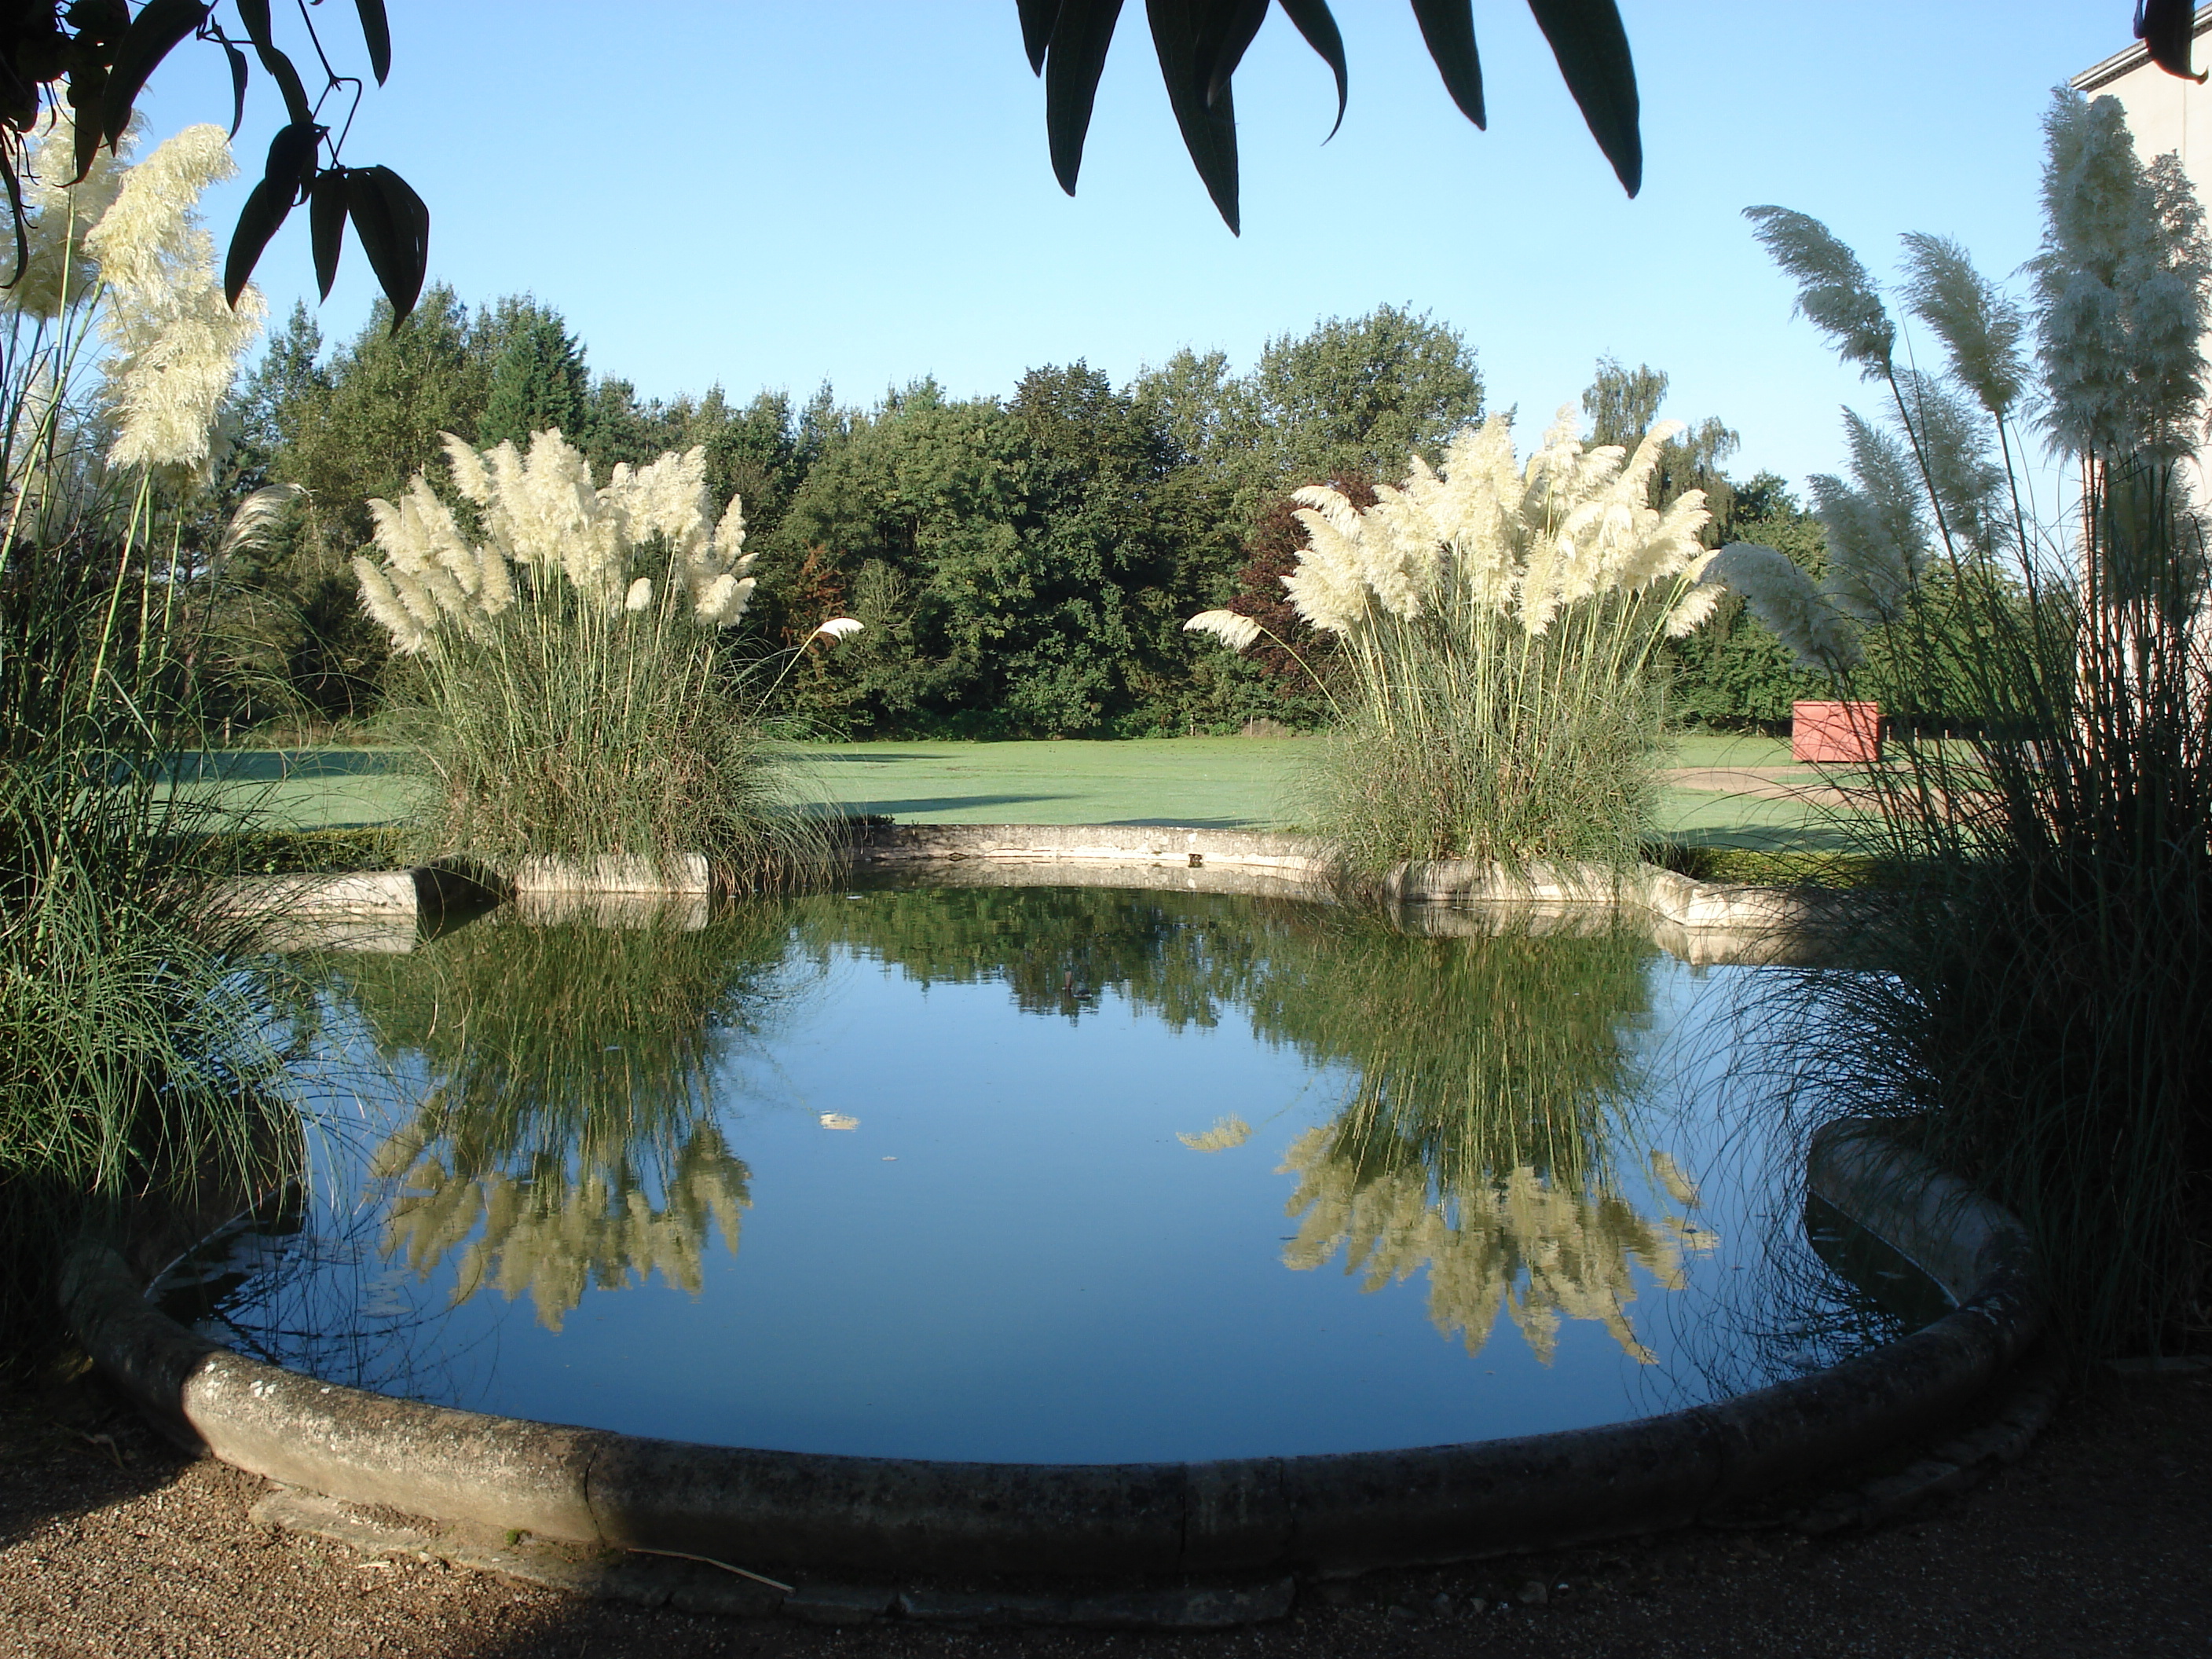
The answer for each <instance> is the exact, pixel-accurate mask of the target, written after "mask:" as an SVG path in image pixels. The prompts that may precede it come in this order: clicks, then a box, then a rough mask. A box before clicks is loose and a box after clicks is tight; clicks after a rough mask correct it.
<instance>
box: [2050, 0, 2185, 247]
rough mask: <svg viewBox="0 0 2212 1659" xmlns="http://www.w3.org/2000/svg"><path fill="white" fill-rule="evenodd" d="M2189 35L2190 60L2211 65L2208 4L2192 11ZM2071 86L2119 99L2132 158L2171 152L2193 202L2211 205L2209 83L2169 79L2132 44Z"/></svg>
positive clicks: (2087, 94)
mask: <svg viewBox="0 0 2212 1659" xmlns="http://www.w3.org/2000/svg"><path fill="white" fill-rule="evenodd" d="M2193 33H2194V35H2195V45H2194V47H2193V49H2192V50H2191V53H2190V58H2191V62H2192V63H2193V64H2195V65H2196V66H2197V68H2198V69H2203V68H2205V67H2207V66H2208V62H2212V40H2206V39H2205V37H2206V36H2207V35H2208V34H2212V6H2199V7H2198V8H2197V19H2196V22H2195V25H2194V27H2193ZM2071 84H2072V86H2073V88H2074V90H2075V91H2076V92H2078V93H2080V94H2082V95H2083V96H2084V97H2087V98H2096V97H2100V96H2106V95H2109V96H2111V97H2114V98H2117V99H2118V100H2120V106H2121V107H2122V108H2123V109H2124V110H2126V111H2127V112H2128V131H2130V132H2132V133H2133V134H2134V135H2135V140H2136V155H2140V156H2142V159H2143V160H2144V161H2149V160H2150V158H2151V157H2152V156H2154V155H2165V154H2166V151H2168V150H2173V151H2175V152H2176V153H2178V154H2179V155H2180V157H2181V168H2182V171H2183V172H2185V173H2187V174H2188V175H2189V182H2190V183H2191V184H2192V185H2195V186H2196V187H2197V200H2198V201H2200V202H2203V203H2206V204H2212V82H2207V83H2204V84H2199V83H2198V82H2195V81H2184V80H2182V79H2180V78H2179V76H2172V75H2168V74H2167V73H2166V71H2165V70H2162V69H2160V68H2159V66H2158V65H2157V64H2154V63H2152V62H2151V61H2150V54H2149V53H2148V52H2146V51H2144V50H2143V44H2142V41H2140V40H2136V41H2132V42H2130V44H2129V46H2128V47H2127V49H2126V50H2125V51H2124V52H2114V53H2113V54H2112V56H2111V57H2110V58H2106V59H2105V61H2104V62H2103V63H2101V64H2095V65H2093V66H2092V67H2091V68H2088V69H2085V70H2082V71H2081V73H2080V74H2079V75H2077V76H2075V77H2074V79H2073V81H2072V82H2071Z"/></svg>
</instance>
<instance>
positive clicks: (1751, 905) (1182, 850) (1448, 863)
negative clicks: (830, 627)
mask: <svg viewBox="0 0 2212 1659" xmlns="http://www.w3.org/2000/svg"><path fill="white" fill-rule="evenodd" d="M842 860H843V861H844V862H845V863H846V864H848V866H850V867H853V868H855V869H902V868H926V869H929V870H932V871H933V872H936V873H938V874H939V875H941V876H943V877H945V878H947V879H949V880H951V881H953V882H956V883H964V882H968V881H975V880H980V881H987V882H994V881H1002V880H1006V879H1007V878H1010V877H1012V878H1020V877H1021V876H1024V875H1027V874H1029V873H1030V871H1029V870H1028V869H1026V868H1025V866H1053V867H1054V879H1056V880H1058V879H1066V880H1070V881H1073V882H1074V883H1077V884H1090V883H1091V882H1093V881H1098V880H1103V883H1104V884H1111V885H1125V884H1126V885H1134V886H1160V887H1170V886H1171V887H1177V888H1188V889H1193V890H1205V891H1228V892H1249V893H1258V894H1270V895H1279V896H1292V897H1296V896H1306V897H1317V896H1327V895H1328V892H1329V890H1330V887H1329V866H1328V861H1327V860H1326V858H1325V857H1324V856H1323V854H1322V848H1320V847H1319V846H1318V845H1317V844H1316V843H1315V842H1311V841H1310V840H1308V839H1306V838H1304V837H1302V836H1295V835H1288V834H1283V833H1279V832H1274V831H1267V830H1236V829H1188V828H1182V827H1177V826H1158V825H1143V824H865V825H861V826H858V827H856V828H855V829H854V831H853V833H852V834H851V836H850V838H849V840H848V842H846V843H845V845H844V846H843V848H842ZM713 886H714V882H713V880H712V878H711V876H710V872H708V868H707V866H706V863H705V861H704V860H702V859H699V858H697V857H696V855H695V856H694V857H691V858H688V859H685V860H682V861H681V867H680V868H679V869H678V870H677V871H675V872H669V873H668V874H667V875H665V876H656V874H655V873H654V872H653V871H652V870H651V869H650V868H649V867H647V865H646V864H645V863H644V862H643V861H642V860H635V859H603V860H592V861H588V862H586V863H577V862H573V861H569V860H559V859H550V858H537V859H531V860H526V861H525V863H524V865H523V866H522V867H521V868H520V869H519V870H518V871H517V872H516V873H515V877H514V879H513V882H512V884H510V885H509V886H508V888H507V890H505V892H504V893H493V892H490V891H489V890H485V889H483V888H480V887H478V886H477V884H476V883H475V881H474V880H472V879H471V878H470V877H468V876H466V875H465V874H462V873H460V872H456V871H453V870H447V869H442V868H436V867H429V866H424V867H420V868H415V869H410V870H392V871H373V872H349V873H343V874H331V875H282V876H251V877H238V878H233V879H232V880H231V881H230V882H229V883H228V884H226V885H225V887H224V888H223V890H222V892H221V894H220V895H219V896H218V898H217V901H216V902H217V903H218V905H219V907H220V908H222V909H224V910H226V911H228V912H230V913H232V914H234V915H259V916H263V917H265V918H267V919H269V920H270V921H271V922H272V923H274V924H276V932H277V933H278V935H279V936H280V938H283V937H285V936H286V935H287V934H288V933H291V932H293V931H295V930H297V929H300V928H301V927H305V928H306V929H307V933H305V935H304V936H302V937H301V938H298V939H291V940H290V941H289V942H294V943H312V942H318V936H317V935H316V933H315V932H314V930H315V929H316V928H317V927H319V926H322V927H333V928H335V929H336V930H337V931H336V932H335V933H332V934H331V939H330V942H334V943H337V944H341V945H345V944H352V945H355V946H356V948H402V949H404V948H406V947H405V941H404V940H398V941H389V940H387V941H385V942H384V943H383V944H382V945H377V944H373V943H370V942H369V939H370V935H369V934H368V933H365V932H362V931H361V930H362V928H363V927H369V928H374V927H385V928H389V927H392V926H394V925H397V926H400V927H406V926H410V925H412V924H415V923H417V922H418V921H419V920H420V919H421V918H422V917H424V916H427V915H435V913H436V912H437V910H438V909H439V908H441V906H442V905H443V904H445V903H447V902H453V901H455V900H456V899H465V898H471V897H475V898H487V897H498V896H511V897H513V899H514V900H516V901H518V902H520V903H521V904H522V905H523V906H524V907H525V908H535V909H538V910H539V911H540V912H541V913H543V914H548V915H559V914H562V913H564V911H565V909H566V908H573V907H574V906H576V905H578V904H579V903H581V904H582V905H583V906H584V907H585V908H588V907H589V905H590V903H591V902H592V901H601V902H606V901H612V902H636V901H641V900H642V901H655V900H661V901H678V902H684V901H689V902H693V903H697V902H703V900H704V899H705V897H706V896H707V894H708V891H709V890H711V888H712V887H713ZM1379 896H1381V897H1383V898H1384V899H1385V900H1387V901H1389V902H1395V903H1400V904H1407V905H1413V906H1435V905H1459V906H1472V907H1476V908H1487V909H1493V910H1507V911H1515V912H1521V913H1525V914H1529V915H1536V916H1539V917H1553V918H1556V917H1561V916H1575V915H1582V916H1588V915H1595V914H1602V913H1606V912H1618V911H1633V912H1636V913H1638V914H1640V915H1641V916H1642V917H1643V918H1644V920H1645V921H1646V922H1647V923H1648V924H1649V925H1650V930H1651V933H1652V937H1653V939H1654V942H1655V943H1656V944H1658V945H1660V946H1661V947H1662V949H1664V950H1666V951H1669V952H1670V953H1671V954H1673V955H1674V956H1676V957H1681V958H1682V959H1684V960H1686V961H1688V962H1692V963H1772V962H1778V961H1798V960H1820V959H1824V958H1826V957H1827V956H1828V955H1830V954H1831V953H1832V951H1834V950H1835V949H1837V948H1838V946H1839V945H1843V946H1846V947H1847V946H1848V945H1850V941H1851V940H1852V939H1853V938H1854V937H1855V936H1857V935H1858V934H1860V933H1863V931H1864V930H1865V927H1866V924H1867V921H1869V918H1870V917H1871V916H1872V915H1873V910H1872V907H1870V905H1869V902H1868V900H1867V898H1866V896H1865V895H1863V894H1857V893H1852V892H1849V891H1835V890H1821V889H1812V888H1787V887H1762V886H1747V885H1740V884H1730V883H1724V882H1708V881H1699V880H1697V879H1695V878H1692V877H1689V876H1685V875H1681V874H1680V873H1678V872H1674V871H1671V870H1664V869H1661V868H1659V867H1658V866H1654V865H1648V864H1645V865H1638V866H1634V867H1632V868H1631V869H1627V870H1618V871H1617V870H1613V869H1608V868H1606V867H1604V866H1597V865H1583V864H1556V863H1545V862H1540V863H1535V864H1531V865H1529V866H1527V867H1525V868H1523V869H1521V870H1517V871H1516V870H1508V869H1504V868H1502V867H1500V866H1493V865H1487V864H1478V863H1475V862H1473V861H1471V860H1449V859H1447V860H1429V861H1425V862H1421V863H1413V864H1405V865H1401V866H1398V867H1397V868H1395V870H1393V871H1392V872H1389V875H1388V876H1387V877H1386V878H1385V879H1384V881H1383V883H1382V884H1381V892H1380V895H1379ZM349 930H351V931H350V932H349ZM355 933H359V937H358V938H356V937H354V934H355Z"/></svg>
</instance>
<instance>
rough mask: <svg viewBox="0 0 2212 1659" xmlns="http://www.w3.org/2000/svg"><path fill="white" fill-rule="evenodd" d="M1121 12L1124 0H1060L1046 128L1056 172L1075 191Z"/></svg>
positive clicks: (1048, 69) (1047, 65)
mask: <svg viewBox="0 0 2212 1659" xmlns="http://www.w3.org/2000/svg"><path fill="white" fill-rule="evenodd" d="M1120 16H1121V0H1060V12H1059V15H1058V16H1057V17H1056V18H1055V19H1054V21H1053V26H1052V35H1051V39H1050V40H1049V42H1048V47H1047V51H1046V54H1045V60H1044V67H1043V69H1042V71H1041V72H1042V75H1043V76H1044V129H1045V137H1046V138H1047V140H1048V143H1050V145H1051V147H1052V171H1053V176H1054V177H1055V178H1057V179H1059V180H1060V188H1061V189H1062V190H1064V191H1066V192H1067V193H1068V194H1069V195H1070V196H1073V195H1074V194H1075V175H1076V174H1077V173H1079V172H1080V171H1081V170H1082V167H1083V138H1084V135H1085V133H1087V132H1089V131H1091V103H1092V100H1095V99H1096V98H1097V95H1098V76H1099V73H1100V71H1102V70H1104V68H1105V67H1106V47H1107V45H1108V43H1109V42H1110V41H1111V40H1113V38H1114V24H1115V21H1116V20H1117V19H1119V18H1120Z"/></svg>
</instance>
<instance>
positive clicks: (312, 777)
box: [203, 735, 1843, 848]
mask: <svg viewBox="0 0 2212 1659" xmlns="http://www.w3.org/2000/svg"><path fill="white" fill-rule="evenodd" d="M1312 753H1313V747H1312V744H1310V742H1309V741H1307V740H1304V739H1299V738H1154V739H1146V740H1143V741H1136V742H1127V743H1110V742H1109V743H1093V742H1080V741H1073V740H1069V741H1060V742H1037V743H848V744H817V745H809V746H807V747H805V748H803V749H801V750H799V761H800V764H801V765H802V767H803V768H804V769H805V785H804V787H805V788H806V789H807V791H808V792H809V793H819V794H820V795H821V796H823V797H824V798H826V799H829V800H830V801H831V802H833V803H835V804H836V805H839V806H842V807H843V808H845V809H846V810H848V811H854V812H880V813H884V814H885V815H887V816H889V817H894V818H896V819H898V820H900V821H901V822H902V823H1178V824H1190V825H1193V826H1195V827H1200V828H1206V829H1292V828H1295V827H1297V821H1298V812H1297V774H1298V770H1299V768H1300V767H1301V765H1302V764H1303V763H1304V761H1305V760H1306V759H1307V758H1308V757H1310V755H1311V754H1312ZM395 760H396V755H395V753H394V751H392V750H375V749H309V750H229V751H226V752H224V753H222V754H220V755H214V756H210V757H207V759H206V761H205V762H204V763H203V773H204V777H205V779H206V781H209V782H211V783H213V784H215V786H216V787H217V788H218V789H219V790H220V791H221V793H222V795H223V797H224V798H225V799H227V800H228V802H229V803H230V804H231V805H234V806H238V807H242V808H244V809H246V810H247V811H251V812H252V814H253V815H254V817H256V819H257V820H258V822H259V823H261V824H262V825H263V826H264V827H266V828H270V829H289V828H301V829H309V828H316V827H337V826H351V825H358V824H370V823H389V822H391V821H392V820H393V819H395V818H398V817H400V816H401V815H402V814H403V813H404V811H405V810H406V806H407V801H408V796H409V792H410V789H412V788H414V787H417V786H415V785H411V784H410V783H409V782H408V781H406V780H404V779H403V778H401V777H399V776H398V775H396V773H395V772H394V770H393V766H394V762H395ZM1674 763H1675V764H1676V765H1677V766H1683V767H1699V768H1705V769H1731V768H1743V769H1749V768H1760V769H1765V768H1776V767H1787V766H1788V765H1789V764H1790V745H1789V743H1788V741H1787V740H1786V739H1782V738H1755V737H1725V736H1711V735H1699V736H1694V737H1689V738H1684V739H1682V740H1681V742H1680V744H1679V745H1678V750H1677V753H1676V755H1675V757H1674ZM1801 775H1802V778H1803V779H1804V780H1805V781H1813V779H1814V774H1813V773H1811V772H1809V771H1807V772H1804V773H1802V774H1801ZM1825 817H1826V815H1825V814H1823V813H1822V812H1821V811H1820V810H1819V809H1814V808H1807V807H1805V806H1803V805H1799V804H1798V803H1796V802H1792V801H1784V800H1767V799H1759V798H1757V797H1753V796H1747V795H1741V794H1734V793H1716V792H1713V791H1693V790H1686V789H1679V788H1670V789H1668V791H1667V792H1666V793H1665V796H1664V798H1663V801H1662V811H1661V828H1662V830H1664V831H1665V832H1666V833H1668V834H1669V835H1671V836H1679V837H1680V838H1681V839H1683V840H1686V841H1691V842H1701V843H1704V844H1706V845H1709V846H1717V847H1757V848H1788V847H1807V848H1834V847H1839V846H1841V845H1842V844H1843V837H1842V836H1840V835H1839V834H1838V832H1837V831H1836V830H1835V829H1833V828H1832V826H1830V825H1828V824H1827V823H1826V822H1825Z"/></svg>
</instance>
